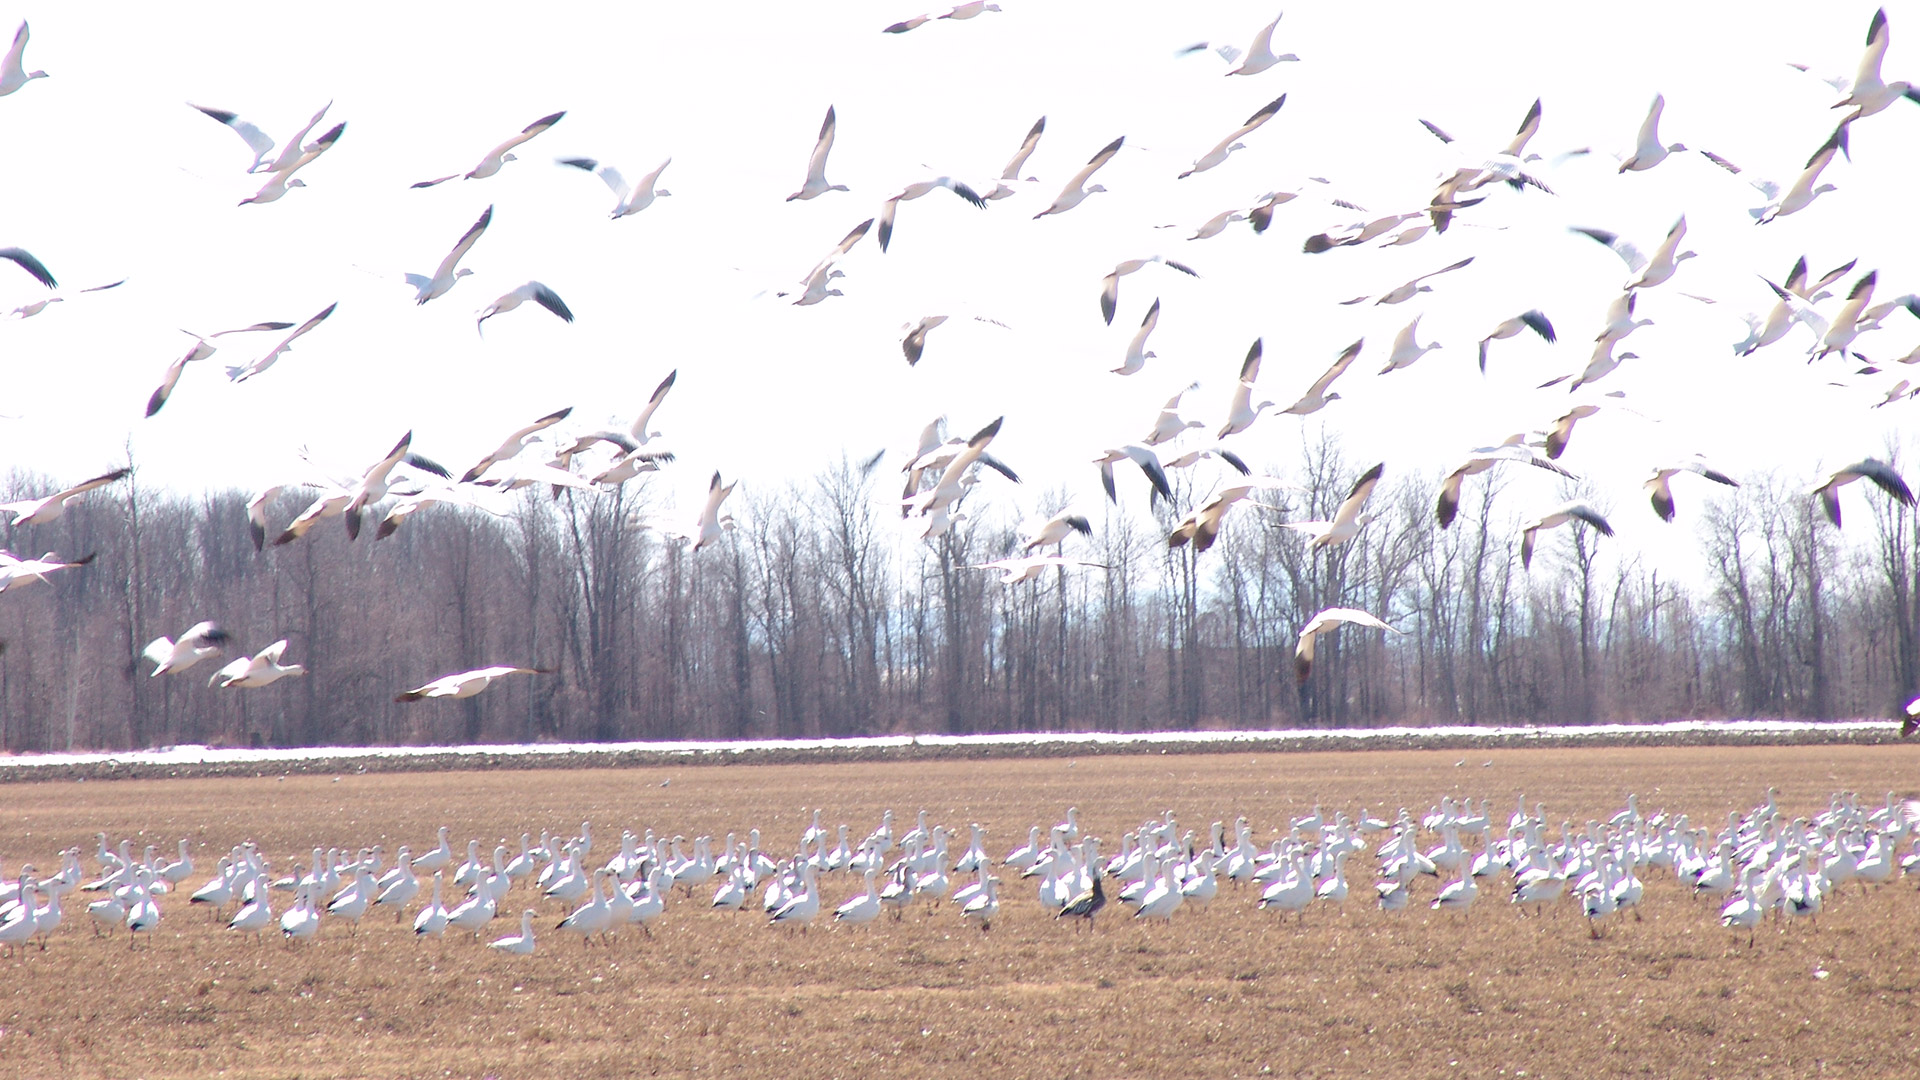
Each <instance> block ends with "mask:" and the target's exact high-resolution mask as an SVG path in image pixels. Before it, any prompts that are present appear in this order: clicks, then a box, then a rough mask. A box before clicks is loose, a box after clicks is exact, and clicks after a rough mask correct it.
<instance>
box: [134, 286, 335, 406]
mask: <svg viewBox="0 0 1920 1080" xmlns="http://www.w3.org/2000/svg"><path fill="white" fill-rule="evenodd" d="M339 306H340V305H339V303H338V301H336V302H334V303H331V304H328V305H327V306H326V309H325V310H323V311H321V312H320V314H318V315H315V316H314V317H313V318H311V319H308V320H307V321H306V322H303V323H301V324H300V325H299V326H298V327H295V328H294V331H293V332H292V333H291V334H288V335H287V336H286V337H283V338H281V339H280V341H279V342H278V343H277V344H275V345H274V347H273V348H272V349H270V350H268V352H267V354H266V355H265V356H262V357H260V358H259V359H258V360H253V361H250V362H248V363H245V364H241V365H239V366H238V367H230V368H228V369H227V378H228V379H229V380H230V381H232V382H236V383H242V382H246V381H247V380H248V379H251V378H253V377H254V376H255V375H258V374H260V373H261V372H263V371H265V370H267V369H268V368H270V367H272V366H273V364H274V361H276V360H278V359H280V356H281V354H282V353H285V352H286V351H287V350H289V349H291V348H293V343H294V342H296V341H298V340H300V338H301V336H302V335H304V334H306V333H307V332H308V331H310V330H312V329H313V328H314V327H316V326H319V325H320V324H321V323H323V322H326V321H327V316H329V315H332V314H333V309H334V308H336V307H339ZM263 325H264V324H263ZM249 329H252V328H251V327H250V328H249ZM149 404H151V402H149Z"/></svg>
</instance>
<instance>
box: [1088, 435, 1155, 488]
mask: <svg viewBox="0 0 1920 1080" xmlns="http://www.w3.org/2000/svg"><path fill="white" fill-rule="evenodd" d="M1122 461H1131V462H1133V463H1134V464H1135V465H1138V466H1140V471H1141V472H1143V473H1145V474H1146V476H1147V482H1148V483H1149V484H1152V485H1153V498H1155V499H1171V498H1173V488H1172V487H1171V486H1170V485H1169V484H1168V483H1167V471H1166V469H1165V468H1164V467H1163V466H1162V465H1161V464H1160V457H1159V455H1157V454H1155V453H1154V452H1153V451H1152V450H1149V449H1147V448H1146V447H1144V446H1141V445H1139V444H1137V443H1128V444H1127V445H1125V446H1116V447H1114V448H1112V449H1110V450H1106V451H1104V452H1102V453H1101V455H1100V456H1099V457H1097V458H1094V459H1093V463H1094V464H1095V465H1098V466H1100V486H1101V488H1103V489H1104V490H1105V491H1106V493H1107V501H1108V502H1112V503H1118V502H1119V501H1120V496H1119V494H1118V493H1117V492H1116V491H1115V489H1114V486H1113V467H1114V465H1116V464H1118V463H1119V462H1122Z"/></svg>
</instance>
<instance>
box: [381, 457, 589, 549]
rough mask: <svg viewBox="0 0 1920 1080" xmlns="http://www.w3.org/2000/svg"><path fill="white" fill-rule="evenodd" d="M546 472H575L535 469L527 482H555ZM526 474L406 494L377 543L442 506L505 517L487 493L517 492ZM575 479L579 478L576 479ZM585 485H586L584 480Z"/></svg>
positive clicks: (384, 521) (435, 486)
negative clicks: (444, 504)
mask: <svg viewBox="0 0 1920 1080" xmlns="http://www.w3.org/2000/svg"><path fill="white" fill-rule="evenodd" d="M542 469H544V470H545V473H556V474H560V475H561V476H572V475H573V474H571V473H562V471H561V470H559V469H553V468H548V467H545V466H539V467H536V468H535V469H533V470H526V471H531V472H532V473H534V474H535V475H534V476H533V478H532V479H529V480H527V483H552V482H555V481H554V480H552V479H549V478H548V477H547V476H546V475H545V473H543V472H542V471H541V470H542ZM526 471H523V472H517V473H515V474H514V475H513V476H511V477H508V478H505V479H494V480H483V481H481V482H479V483H477V484H431V485H429V486H427V487H425V488H423V489H422V490H420V491H418V492H416V493H414V494H411V495H402V496H400V498H399V499H397V500H395V502H394V504H393V508H392V509H390V510H388V511H387V513H386V516H385V517H383V518H381V519H380V524H379V525H378V526H376V527H375V528H374V530H373V538H374V539H375V540H385V539H386V538H387V537H389V536H392V535H393V534H394V533H396V532H398V531H399V529H400V526H402V525H405V524H406V523H407V520H408V519H409V518H411V517H413V515H415V514H417V513H419V512H420V511H422V510H426V509H428V508H430V507H434V506H438V505H440V504H442V503H451V504H454V505H458V506H471V507H474V508H475V509H478V510H484V511H486V512H487V513H489V514H492V515H493V516H495V517H505V516H506V515H507V513H508V511H507V510H506V509H505V508H504V507H501V506H497V505H495V504H494V503H493V502H491V501H489V500H488V498H486V497H485V495H484V494H483V493H485V492H489V491H512V490H514V489H515V487H516V486H517V485H519V484H520V481H521V479H522V477H523V475H525V472H526ZM575 479H578V478H577V477H576V478H575ZM582 483H584V481H583V482H582Z"/></svg>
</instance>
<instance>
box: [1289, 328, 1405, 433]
mask: <svg viewBox="0 0 1920 1080" xmlns="http://www.w3.org/2000/svg"><path fill="white" fill-rule="evenodd" d="M1415 321H1418V320H1415ZM1366 340H1367V339H1365V338H1361V339H1360V340H1359V341H1356V342H1354V343H1353V344H1351V345H1349V346H1347V347H1346V348H1345V349H1342V350H1341V351H1340V355H1339V356H1338V357H1336V358H1335V359H1334V361H1333V365H1332V366H1331V367H1329V368H1327V370H1326V371H1325V373H1323V374H1322V375H1321V376H1320V377H1319V378H1318V379H1315V380H1314V381H1313V385H1312V386H1309V387H1307V392H1306V393H1304V394H1301V395H1300V400H1298V401H1296V402H1294V403H1293V404H1291V405H1289V406H1287V407H1286V408H1284V409H1281V410H1280V412H1281V414H1282V415H1288V416H1307V415H1309V414H1311V413H1317V412H1319V411H1320V410H1321V409H1324V408H1326V407H1327V402H1329V401H1337V400H1339V398H1340V395H1339V394H1337V393H1332V394H1330V393H1328V392H1327V388H1328V387H1330V386H1332V385H1333V380H1335V379H1337V378H1339V377H1340V376H1341V375H1343V374H1345V373H1346V370H1347V368H1348V367H1349V366H1351V365H1352V363H1353V362H1354V360H1355V359H1356V358H1358V357H1359V355H1360V347H1361V346H1362V345H1364V344H1366ZM1433 347H1434V348H1438V346H1433Z"/></svg>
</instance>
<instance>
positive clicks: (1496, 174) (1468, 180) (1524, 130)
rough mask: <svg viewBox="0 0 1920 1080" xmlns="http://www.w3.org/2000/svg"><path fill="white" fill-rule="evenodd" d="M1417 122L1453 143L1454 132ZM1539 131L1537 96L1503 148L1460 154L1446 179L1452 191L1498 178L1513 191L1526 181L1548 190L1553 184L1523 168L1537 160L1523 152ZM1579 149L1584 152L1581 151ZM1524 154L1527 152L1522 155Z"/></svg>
mask: <svg viewBox="0 0 1920 1080" xmlns="http://www.w3.org/2000/svg"><path fill="white" fill-rule="evenodd" d="M1420 126H1421V127H1424V128H1426V129H1427V131H1428V132H1429V133H1430V134H1432V135H1433V137H1434V138H1436V139H1439V140H1440V141H1441V142H1443V143H1446V144H1447V145H1449V146H1452V145H1453V143H1454V138H1453V136H1451V135H1449V134H1447V133H1446V132H1445V131H1442V130H1441V129H1440V128H1439V127H1438V126H1437V125H1435V124H1433V123H1431V122H1429V121H1426V120H1422V121H1420ZM1539 131H1540V99H1539V98H1535V99H1533V105H1532V106H1531V107H1529V108H1528V109H1527V115H1526V116H1525V117H1523V118H1522V119H1521V121H1520V126H1519V128H1517V129H1515V131H1514V133H1513V138H1512V139H1511V140H1509V141H1508V142H1507V145H1506V147H1505V148H1504V149H1502V150H1500V151H1499V152H1498V153H1495V154H1489V155H1487V156H1485V157H1483V158H1480V159H1477V160H1476V159H1474V158H1472V157H1470V156H1466V155H1463V157H1462V165H1461V167H1460V168H1459V169H1457V170H1456V171H1455V173H1454V175H1453V177H1452V178H1451V179H1449V181H1448V184H1449V185H1450V186H1451V189H1452V191H1454V192H1463V191H1475V190H1478V189H1479V188H1483V187H1485V186H1487V185H1488V184H1491V183H1496V182H1498V183H1504V184H1506V185H1508V186H1509V187H1511V188H1513V189H1514V190H1515V191H1523V190H1525V189H1526V188H1527V186H1528V185H1532V186H1533V187H1537V188H1539V189H1540V190H1541V191H1545V192H1547V193H1549V194H1551V193H1552V191H1553V189H1552V188H1549V187H1548V186H1547V185H1546V184H1544V183H1542V182H1541V181H1540V180H1539V179H1538V178H1537V177H1534V176H1532V175H1529V174H1528V173H1526V172H1524V171H1523V169H1524V168H1525V166H1526V164H1527V163H1528V162H1530V161H1538V160H1540V155H1538V154H1526V150H1527V143H1529V142H1531V141H1532V140H1533V137H1534V135H1536V134H1538V133H1539ZM1456 149H1458V148H1456ZM1580 152H1582V153H1584V151H1580ZM1523 154H1526V156H1525V157H1522V156H1521V155H1523ZM1463 173H1464V175H1462V174H1463Z"/></svg>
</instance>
